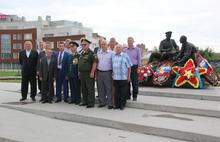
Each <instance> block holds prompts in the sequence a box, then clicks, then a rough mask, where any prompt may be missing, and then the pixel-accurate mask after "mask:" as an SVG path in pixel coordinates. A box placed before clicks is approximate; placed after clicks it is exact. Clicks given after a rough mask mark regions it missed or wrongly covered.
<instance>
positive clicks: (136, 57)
mask: <svg viewBox="0 0 220 142" xmlns="http://www.w3.org/2000/svg"><path fill="white" fill-rule="evenodd" d="M127 42H128V47H126V48H123V46H122V45H121V44H118V43H117V42H116V40H115V38H111V39H110V42H109V43H108V42H107V41H106V40H105V39H100V41H99V47H97V48H95V50H94V51H92V50H91V49H90V44H91V42H90V41H89V40H88V39H86V38H82V39H81V40H80V46H79V44H78V43H77V42H75V41H71V40H67V41H66V42H59V43H58V51H57V52H56V51H53V49H52V48H51V47H50V46H48V47H47V46H46V43H45V42H43V41H42V42H40V49H39V51H38V52H37V51H35V50H33V49H32V43H31V42H30V41H26V42H25V43H24V50H23V51H21V52H20V56H19V61H20V64H21V68H22V84H21V88H22V89H21V92H22V98H21V99H20V101H24V100H26V99H27V93H28V82H30V83H31V99H32V100H33V101H36V100H35V96H36V93H37V87H36V76H38V88H39V90H40V93H41V99H40V101H41V102H42V103H52V102H53V101H54V102H55V103H59V102H61V101H62V100H63V101H64V102H66V103H75V104H79V105H80V106H86V107H87V108H91V107H94V106H95V80H96V83H97V92H98V101H99V105H98V107H105V106H107V108H108V109H112V108H115V109H121V110H123V109H124V107H125V104H126V100H127V99H130V97H131V93H130V83H132V87H133V91H132V96H133V101H136V100H137V94H138V73H137V69H138V66H139V65H140V60H141V57H140V55H141V54H140V50H139V48H137V47H135V46H134V39H133V38H132V37H128V39H127ZM54 82H56V87H55V88H56V91H54ZM69 90H70V96H69ZM54 92H56V94H54ZM62 92H63V93H62ZM62 94H63V96H62ZM81 94H82V95H81ZM55 96H56V97H55Z"/></svg>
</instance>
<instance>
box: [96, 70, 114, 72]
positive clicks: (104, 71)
mask: <svg viewBox="0 0 220 142" xmlns="http://www.w3.org/2000/svg"><path fill="white" fill-rule="evenodd" d="M97 71H99V72H112V70H108V71H101V70H97Z"/></svg>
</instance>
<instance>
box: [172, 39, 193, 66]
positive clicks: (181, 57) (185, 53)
mask: <svg viewBox="0 0 220 142" xmlns="http://www.w3.org/2000/svg"><path fill="white" fill-rule="evenodd" d="M180 43H182V47H181V50H180V53H179V54H178V55H177V57H176V60H177V59H178V61H176V62H175V64H179V65H182V66H183V65H184V64H185V63H186V62H187V61H188V60H189V59H190V58H192V59H193V60H194V54H195V53H196V47H195V46H194V45H193V44H192V43H189V42H187V37H186V36H184V35H183V36H181V37H180ZM194 61H195V60H194Z"/></svg>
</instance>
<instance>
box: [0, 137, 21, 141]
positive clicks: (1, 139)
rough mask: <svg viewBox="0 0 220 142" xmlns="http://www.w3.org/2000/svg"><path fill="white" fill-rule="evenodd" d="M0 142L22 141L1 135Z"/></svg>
mask: <svg viewBox="0 0 220 142" xmlns="http://www.w3.org/2000/svg"><path fill="white" fill-rule="evenodd" d="M0 142H20V141H16V140H11V139H8V138H3V137H0Z"/></svg>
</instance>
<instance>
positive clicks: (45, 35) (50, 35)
mask: <svg viewBox="0 0 220 142" xmlns="http://www.w3.org/2000/svg"><path fill="white" fill-rule="evenodd" d="M53 36H54V34H44V37H53Z"/></svg>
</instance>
